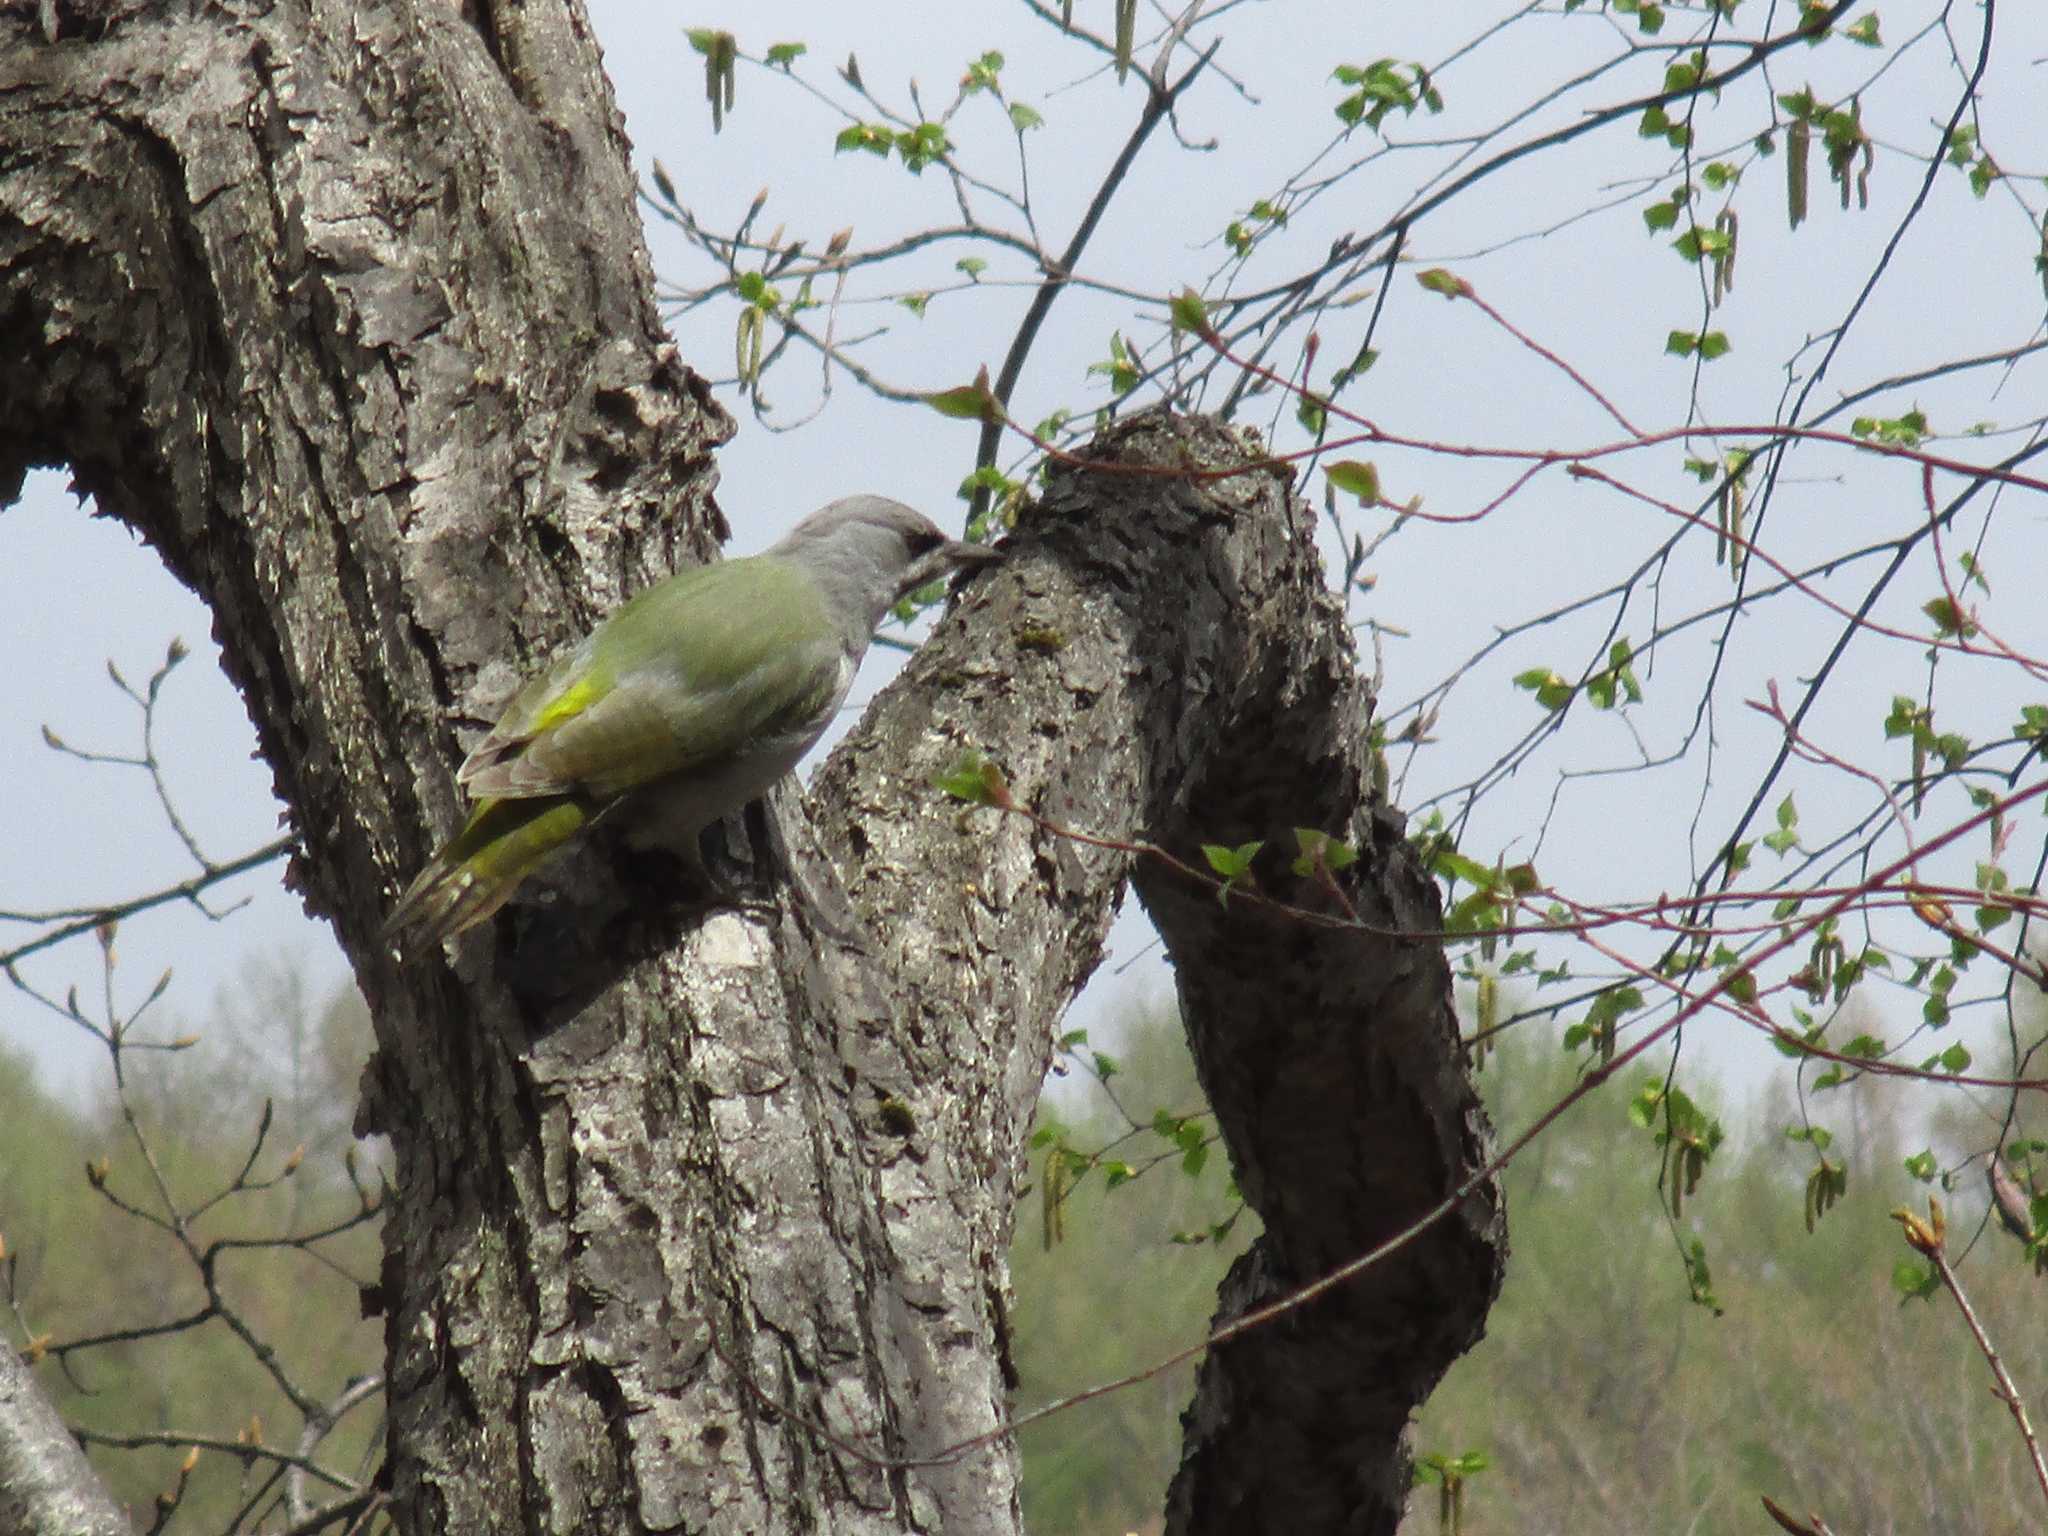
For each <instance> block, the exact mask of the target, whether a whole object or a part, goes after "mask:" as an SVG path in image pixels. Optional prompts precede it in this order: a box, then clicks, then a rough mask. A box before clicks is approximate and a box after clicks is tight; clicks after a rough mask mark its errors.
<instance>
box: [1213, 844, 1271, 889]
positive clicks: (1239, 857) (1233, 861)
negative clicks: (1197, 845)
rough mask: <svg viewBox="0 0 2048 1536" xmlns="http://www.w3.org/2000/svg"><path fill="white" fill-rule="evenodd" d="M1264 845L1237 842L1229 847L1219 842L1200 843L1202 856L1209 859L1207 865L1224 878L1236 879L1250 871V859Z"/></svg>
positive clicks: (1257, 854)
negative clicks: (1233, 846) (1232, 846)
mask: <svg viewBox="0 0 2048 1536" xmlns="http://www.w3.org/2000/svg"><path fill="white" fill-rule="evenodd" d="M1265 846H1266V845H1265V844H1264V843H1262V842H1252V843H1239V844H1238V845H1237V846H1236V847H1235V848H1229V847H1226V846H1224V845H1223V844H1221V843H1204V844H1202V857H1203V858H1205V859H1207V860H1208V861H1209V867H1210V868H1211V869H1213V870H1215V871H1216V873H1217V874H1219V875H1221V876H1223V878H1224V879H1226V880H1237V879H1241V878H1242V877H1243V876H1245V875H1248V874H1250V873H1251V869H1252V860H1253V859H1256V858H1257V857H1258V856H1259V850H1260V849H1261V848H1263V847H1265Z"/></svg>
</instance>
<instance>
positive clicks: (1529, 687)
mask: <svg viewBox="0 0 2048 1536" xmlns="http://www.w3.org/2000/svg"><path fill="white" fill-rule="evenodd" d="M1514 683H1515V686H1516V687H1517V688H1520V689H1522V690H1523V691H1524V692H1528V693H1533V694H1535V695H1536V702H1537V703H1538V704H1541V705H1542V706H1543V707H1544V708H1545V709H1548V710H1559V709H1563V708H1564V707H1565V705H1567V704H1569V703H1570V702H1571V699H1572V693H1573V692H1574V690H1573V688H1572V685H1571V684H1570V683H1568V682H1566V681H1565V680H1564V678H1563V677H1562V676H1560V675H1559V674H1558V673H1556V672H1553V671H1551V670H1550V669H1549V668H1548V667H1531V668H1529V669H1528V670H1527V671H1526V672H1517V673H1516V674H1515V678H1514Z"/></svg>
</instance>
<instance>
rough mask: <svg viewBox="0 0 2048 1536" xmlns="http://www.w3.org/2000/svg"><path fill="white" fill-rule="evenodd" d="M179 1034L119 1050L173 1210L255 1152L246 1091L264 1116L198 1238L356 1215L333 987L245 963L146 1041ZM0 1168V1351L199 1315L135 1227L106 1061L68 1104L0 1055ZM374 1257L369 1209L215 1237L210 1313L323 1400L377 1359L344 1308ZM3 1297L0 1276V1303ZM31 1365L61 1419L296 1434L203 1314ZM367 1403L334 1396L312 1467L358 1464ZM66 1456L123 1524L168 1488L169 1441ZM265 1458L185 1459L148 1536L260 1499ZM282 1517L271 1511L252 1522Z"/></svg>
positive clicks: (288, 1416) (373, 1405)
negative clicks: (99, 1079) (98, 1478)
mask: <svg viewBox="0 0 2048 1536" xmlns="http://www.w3.org/2000/svg"><path fill="white" fill-rule="evenodd" d="M180 1032H185V1033H190V1034H193V1035H196V1036H197V1037H198V1039H197V1041H196V1043H195V1044H193V1045H192V1046H191V1047H190V1048H188V1049H185V1050H181V1051H176V1052H172V1053H167V1054H166V1053H158V1052H151V1051H141V1052H137V1051H131V1052H129V1053H127V1056H126V1060H125V1063H124V1066H125V1072H124V1076H125V1078H126V1081H127V1085H128V1103H129V1106H130V1108H131V1109H132V1110H133V1112H134V1115H135V1118H136V1125H137V1127H138V1128H139V1130H140V1133H141V1137H142V1139H143V1140H144V1141H145V1142H146V1143H147V1146H148V1148H149V1154H150V1156H151V1157H152V1158H153V1159H154V1161H155V1163H156V1169H157V1173H158V1174H160V1175H161V1177H162V1180H163V1184H164V1187H166V1188H167V1189H168V1190H169V1191H170V1193H171V1196H172V1198H173V1200H174V1202H175V1204H176V1207H177V1208H178V1209H179V1210H181V1211H183V1212H186V1213H193V1212H198V1211H199V1208H200V1207H201V1206H202V1205H203V1204H204V1203H205V1202H207V1201H209V1200H212V1199H213V1197H214V1196H216V1195H218V1194H220V1193H221V1192H222V1191H223V1189H224V1188H226V1187H228V1186H230V1185H232V1184H233V1183H234V1182H235V1179H236V1174H237V1171H238V1170H240V1169H242V1168H243V1166H244V1164H245V1163H248V1162H249V1159H250V1155H251V1151H252V1149H253V1148H255V1147H256V1145H257V1137H258V1130H259V1127H260V1126H261V1125H262V1123H263V1120H264V1106H265V1102H266V1100H268V1101H270V1103H271V1105H272V1124H271V1129H270V1131H269V1134H268V1135H267V1137H265V1138H264V1140H263V1143H262V1148H261V1151H260V1152H258V1153H257V1155H256V1156H255V1159H254V1161H253V1163H251V1164H250V1166H249V1168H248V1172H247V1177H246V1182H245V1187H243V1188H240V1189H238V1190H237V1191H236V1192H234V1193H231V1194H228V1195H227V1196H226V1197H225V1198H223V1199H221V1200H220V1201H219V1202H218V1203H217V1204H213V1205H212V1206H211V1207H210V1208H209V1209H206V1210H204V1211H203V1213H200V1214H197V1215H196V1216H194V1217H193V1218H192V1219H191V1220H190V1221H189V1223H188V1229H189V1232H190V1235H191V1237H192V1239H193V1240H194V1241H195V1243H197V1244H198V1245H199V1247H200V1249H201V1250H202V1251H204V1250H205V1248H206V1246H207V1245H208V1244H211V1243H213V1242H216V1241H218V1240H221V1239H250V1240H262V1239H266V1238H274V1237H276V1236H278V1235H279V1234H287V1233H289V1234H300V1233H305V1232H308V1231H310V1230H313V1229H316V1228H321V1227H325V1226H328V1225H330V1224H332V1223H334V1222H336V1221H338V1220H341V1219H344V1218H346V1217H347V1216H348V1215H349V1214H350V1213H351V1212H353V1211H356V1210H357V1209H358V1208H359V1201H358V1198H357V1195H356V1193H355V1191H354V1189H352V1188H351V1187H350V1184H349V1181H348V1176H347V1173H346V1170H345V1168H344V1164H343V1157H344V1154H345V1153H346V1152H347V1151H348V1149H349V1148H350V1147H351V1146H352V1145H353V1143H352V1139H351V1137H350V1135H349V1132H348V1119H349V1116H350V1114H351V1113H352V1107H353V1105H354V1102H355V1074H356V1072H357V1071H358V1070H359V1069H360V1065H361V1062H362V1059H363V1057H364V1055H365V1054H366V1053H367V1050H368V1021H367V1017H366V1016H365V1014H364V1012H363V1009H362V1004H361V1002H360V1000H359V999H357V998H356V997H355V996H354V995H353V994H351V995H348V996H346V997H344V998H341V999H337V1000H335V1001H333V1002H331V1003H329V1004H328V1005H326V1006H325V1007H324V1008H323V1007H316V1006H312V1005H310V1004H309V1002H308V1000H307V999H306V998H305V997H304V996H303V995H302V993H301V991H300V989H299V988H298V986H297V984H296V982H295V981H294V980H293V979H292V978H290V977H289V976H286V975H283V974H276V975H265V976H260V977H256V978H253V979H252V980H251V981H250V982H249V984H248V986H247V988H246V990H245V991H244V992H242V993H241V994H240V995H239V996H236V997H232V998H225V999H223V1000H222V1001H221V1003H220V1004H219V1006H218V1008H217V1010H216V1016H215V1017H214V1018H213V1019H212V1020H210V1021H209V1022H207V1023H203V1024H199V1025H194V1026H190V1027H189V1029H188V1028H186V1027H184V1026H180V1027H179V1028H177V1029H173V1030H171V1031H168V1032H164V1034H170V1035H175V1034H178V1033H180ZM150 1033H151V1034H152V1036H154V1037H156V1038H159V1039H161V1038H163V1037H164V1034H160V1033H159V1032H157V1031H151V1032H150ZM376 1156H377V1154H376V1152H375V1149H372V1148H362V1149H358V1153H357V1174H358V1177H359V1178H360V1179H361V1180H362V1183H363V1186H364V1188H365V1189H366V1190H367V1191H368V1192H370V1193H371V1194H372V1195H374V1194H375V1193H376V1192H377V1190H378V1188H379V1184H380V1181H381V1173H380V1171H379V1169H378V1167H377V1166H376ZM295 1157H296V1162H295V1161H294V1159H295ZM0 1169H4V1177H0V1239H4V1242H5V1249H6V1254H7V1259H8V1262H9V1264H10V1266H11V1279H12V1300H13V1302H14V1310H13V1311H12V1313H11V1314H10V1315H9V1317H8V1322H9V1327H8V1329H7V1342H8V1344H9V1345H10V1346H12V1347H17V1348H19V1347H23V1346H24V1345H25V1344H26V1343H28V1341H29V1340H31V1339H34V1340H43V1341H47V1342H48V1343H49V1344H50V1345H52V1346H55V1345H59V1344H62V1343H65V1342H68V1341H71V1340H76V1339H80V1338H84V1337H90V1336H96V1335H99V1334H102V1333H109V1332H128V1333H132V1332H135V1331H138V1330H144V1329H150V1328H153V1327H156V1326H158V1325H162V1324H165V1323H168V1322H171V1321H173V1320H176V1319H180V1318H189V1317H192V1316H194V1315H195V1314H199V1313H201V1312H203V1311H204V1310H205V1308H206V1305H207V1297H206V1290H205V1287H204V1285H203V1284H202V1282H201V1280H200V1278H199V1275H198V1271H197V1269H196V1268H195V1266H194V1264H193V1263H192V1261H191V1260H190V1258H188V1257H187V1255H186V1253H185V1252H184V1250H183V1249H182V1247H181V1246H180V1245H179V1243H178V1241H177V1239H176V1237H175V1236H174V1235H172V1234H171V1233H170V1232H168V1231H166V1230H164V1229H163V1228H162V1227H160V1226H159V1225H156V1224H154V1223H153V1222H152V1221H151V1220H150V1219H147V1218H148V1217H154V1218H158V1219H167V1213H166V1208H165V1206H164V1204H163V1202H162V1200H161V1198H160V1196H159V1194H158V1186H157V1176H156V1174H152V1172H151V1171H150V1168H149V1166H148V1164H147V1163H146V1162H145V1161H144V1158H143V1154H142V1152H141V1150H140V1149H139V1147H138V1143H137V1138H136V1135H135V1134H134V1133H133V1132H131V1131H130V1129H129V1127H128V1125H127V1123H126V1121H125V1120H124V1117H123V1115H122V1112H121V1109H120V1106H119V1103H118V1101H117V1100H116V1098H115V1095H114V1093H113V1087H112V1073H111V1071H108V1072H106V1073H105V1074H104V1086H103V1088H101V1089H100V1090H97V1091H96V1093H95V1095H94V1097H93V1101H92V1102H91V1103H89V1104H86V1105H83V1106H80V1105H75V1104H70V1103H66V1102H64V1101H62V1100H60V1099H58V1098H56V1097H53V1096H52V1095H50V1094H49V1093H46V1092H45V1091H43V1090H42V1089H41V1088H40V1087H39V1085H38V1084H37V1081H36V1077H35V1073H34V1070H33V1068H32V1067H31V1065H30V1063H29V1062H28V1060H27V1058H26V1057H25V1055H23V1054H22V1053H20V1052H18V1051H12V1050H8V1049H7V1048H5V1047H0ZM94 1174H99V1175H101V1176H102V1177H103V1178H104V1183H105V1187H106V1190H107V1191H108V1192H110V1193H111V1194H112V1195H113V1196H115V1197H117V1198H118V1199H120V1200H122V1201H125V1202H126V1203H128V1204H129V1205H132V1206H134V1207H136V1208H137V1209H138V1210H140V1211H142V1212H144V1213H146V1216H136V1215H132V1214H128V1213H124V1212H123V1211H121V1210H118V1209H116V1208H115V1206H114V1204H113V1203H112V1201H110V1200H109V1199H108V1197H107V1195H106V1194H103V1193H101V1191H100V1190H99V1189H98V1188H96V1187H95V1184H94V1178H93V1175H94ZM256 1186H266V1187H256ZM379 1259H380V1245H379V1237H378V1231H377V1225H376V1223H375V1222H374V1221H369V1222H364V1223H362V1224H360V1225H358V1226H356V1227H354V1228H353V1229H351V1230H349V1231H347V1232H344V1233H342V1234H340V1235H339V1236H337V1237H334V1238H331V1239H328V1240H326V1241H324V1242H321V1243H318V1244H316V1245H311V1246H309V1247H305V1248H279V1247H268V1246H255V1247H248V1248H227V1249H223V1250H221V1251H220V1252H219V1254H218V1257H217V1258H216V1260H215V1268H216V1274H217V1280H218V1285H219V1289H220V1292H221V1296H222V1299H223V1302H224V1303H225V1305H226V1306H228V1307H230V1308H232V1309H233V1311H234V1312H235V1314H236V1316H237V1317H238V1318H239V1320H240V1321H241V1323H242V1324H243V1325H244V1326H245V1327H246V1328H247V1329H248V1330H249V1332H250V1333H251V1334H252V1335H253V1336H254V1337H255V1338H256V1339H257V1340H259V1341H261V1342H262V1343H263V1344H265V1345H267V1346H269V1347H271V1348H274V1349H275V1350H276V1352H277V1357H278V1363H279V1367H280V1369H282V1370H283V1371H284V1372H286V1373H288V1374H289V1376H290V1377H291V1379H292V1380H293V1381H294V1382H295V1383H296V1384H297V1386H298V1388H299V1389H300V1390H301V1391H302V1392H304V1393H305V1394H307V1395H308V1396H310V1397H311V1398H313V1399H315V1400H317V1401H320V1402H323V1403H325V1402H331V1401H333V1400H334V1399H335V1398H336V1397H337V1396H338V1395H339V1394H340V1393H341V1392H342V1391H343V1390H344V1388H345V1387H346V1386H347V1385H348V1383H349V1382H350V1381H351V1380H352V1379H353V1378H355V1377H357V1376H359V1375H366V1374H369V1373H373V1372H376V1371H378V1370H380V1369H381V1367H382V1350H383V1337H382V1328H381V1324H380V1323H378V1322H377V1321H374V1320H371V1321H365V1320H364V1319H363V1318H362V1316H361V1307H360V1302H359V1292H360V1287H361V1286H362V1285H364V1284H367V1283H370V1282H373V1281H374V1280H375V1279H376V1276H377V1268H378V1263H379ZM5 1294H6V1286H5V1284H4V1282H0V1299H4V1297H5ZM36 1374H37V1379H38V1380H39V1381H40V1382H41V1384H42V1386H43V1388H44V1390H45V1391H47V1392H48V1393H49V1394H50V1396H51V1398H52V1399H53V1401H54V1402H55V1403H56V1405H57V1407H58V1410H59V1411H60V1412H61V1413H62V1414H63V1415H64V1417H65V1419H66V1421H67V1422H69V1423H71V1424H72V1425H74V1426H75V1427H78V1428H81V1429H85V1430H96V1431H100V1432H103V1433H106V1434H110V1435H121V1436H134V1435H148V1434H153V1433H158V1432H166V1433H172V1434H177V1435H205V1436H210V1437H217V1438H218V1439H221V1440H225V1441H230V1442H232V1441H234V1440H235V1439H236V1438H237V1436H238V1435H250V1434H253V1435H256V1436H257V1437H259V1438H260V1441H261V1443H263V1444H265V1445H267V1446H271V1447H279V1448H284V1449H292V1448H294V1447H295V1446H296V1444H297V1442H298V1439H299V1436H300V1434H301V1432H302V1431H303V1429H304V1420H303V1418H302V1416H301V1415H300V1414H299V1413H298V1412H297V1411H296V1410H295V1409H294V1407H293V1405H292V1404H291V1402H290V1401H289V1399H288V1398H287V1397H286V1396H285V1394H284V1393H283V1392H282V1391H280V1389H279V1387H278V1385H277V1384H276V1382H275V1380H274V1379H273V1378H272V1376H271V1375H270V1373H269V1372H268V1371H267V1370H266V1369H265V1368H264V1366H263V1365H262V1364H261V1363H259V1361H258V1360H257V1359H256V1357H255V1355H254V1354H253V1353H252V1351H251V1349H250V1347H249V1345H248V1344H247V1343H245V1342H244V1341H243V1340H242V1339H240V1338H238V1337H236V1335H235V1334H234V1332H233V1331H232V1330H231V1329H230V1328H229V1327H228V1326H227V1324H226V1323H225V1322H224V1321H223V1320H222V1319H221V1318H220V1317H218V1316H215V1317H212V1318H209V1319H207V1320H205V1321H203V1322H200V1323H199V1324H197V1325H196V1326H194V1327H191V1328H187V1329H183V1330H179V1331H174V1332H165V1333H162V1334H160V1335H157V1336H153V1337H142V1338H129V1339H124V1340H121V1341H117V1342H112V1343H107V1344H104V1345H101V1346H98V1347H95V1348H91V1349H86V1350H81V1351H77V1352H73V1353H71V1354H70V1355H69V1356H68V1357H66V1358H65V1359H63V1360H59V1359H58V1358H56V1356H55V1355H54V1354H51V1355H45V1356H44V1357H43V1358H42V1359H41V1360H40V1361H39V1363H38V1365H37V1370H36ZM381 1411H382V1399H381V1395H378V1396H374V1397H372V1398H371V1399H370V1400H369V1401H368V1402H366V1403H364V1404H362V1405H361V1406H358V1407H356V1408H355V1409H353V1411H351V1412H350V1413H349V1414H347V1415H346V1417H344V1418H343V1419H342V1421H341V1423H340V1425H339V1426H338V1428H337V1429H336V1430H335V1431H334V1432H333V1433H332V1434H330V1435H329V1436H327V1437H326V1438H325V1439H324V1440H322V1441H320V1443H319V1444H318V1445H317V1447H315V1448H314V1449H313V1450H312V1452H311V1455H312V1458H313V1459H314V1460H315V1461H317V1462H318V1463H320V1464H321V1465H322V1466H325V1467H329V1468H331V1469H333V1470H334V1471H335V1472H337V1473H339V1474H341V1475H343V1476H345V1477H348V1478H353V1479H362V1478H364V1477H366V1476H367V1475H368V1474H369V1472H371V1471H372V1470H374V1466H375V1456H376V1451H377V1445H376V1441H377V1439H378V1437H379V1436H381V1433H382V1422H381ZM88 1454H89V1455H90V1457H91V1459H92V1461H93V1463H94V1465H95V1466H96V1467H97V1468H98V1469H99V1470H100V1472H101V1474H102V1475H103V1476H104V1477H105V1478H106V1479H107V1482H108V1484H109V1486H110V1487H111V1488H112V1490H113V1491H114V1494H115V1496H116V1497H117V1498H118V1499H120V1500H121V1501H122V1502H124V1503H125V1504H127V1505H128V1507H129V1509H130V1511H131V1513H132V1514H134V1515H135V1516H137V1517H139V1519H138V1527H137V1528H138V1529H142V1528H145V1527H146V1526H147V1525H148V1524H149V1522H150V1520H151V1519H152V1518H153V1515H154V1506H155V1502H156V1500H157V1497H158V1496H159V1495H160V1494H162V1493H165V1492H167V1491H169V1490H171V1489H173V1488H175V1487H176V1485H177V1483H178V1480H179V1474H178V1469H179V1464H180V1463H181V1462H183V1461H184V1460H185V1457H186V1454H187V1451H186V1448H185V1447H184V1446H183V1445H172V1446H164V1447H149V1448H141V1449H127V1448H114V1447H107V1446H91V1447H89V1448H88ZM274 1471H275V1466H274V1464H273V1463H270V1462H267V1461H265V1460H262V1459H260V1458H257V1459H252V1458H247V1457H243V1456H241V1455H238V1454H235V1453H232V1452H226V1451H216V1450H209V1451H204V1452H202V1453H201V1454H200V1455H199V1457H198V1459H197V1462H196V1464H195V1465H194V1466H193V1468H192V1471H191V1475H190V1478H189V1480H188V1482H187V1484H186V1487H185V1489H184V1492H183V1496H182V1498H181V1500H180V1502H179V1506H178V1509H177V1511H176V1514H175V1515H174V1517H173V1519H172V1520H171V1522H170V1524H169V1526H168V1529H169V1530H171V1531H173V1532H176V1531H193V1532H203V1531H219V1530H224V1529H227V1528H228V1525H229V1522H230V1519H231V1518H232V1516H233V1515H234V1514H235V1512H236V1511H237V1510H240V1509H242V1508H243V1506H244V1505H245V1504H247V1503H250V1502H251V1501H254V1502H256V1503H257V1504H258V1506H259V1507H261V1506H263V1505H264V1504H267V1503H274V1502H275V1501H276V1497H277V1491H278V1485H277V1484H276V1483H275V1482H271V1481H270V1480H271V1478H272V1475H273V1473H274ZM266 1482H270V1487H269V1489H268V1491H267V1492H266V1491H265V1484H266ZM309 1492H310V1494H311V1495H312V1496H313V1497H314V1498H315V1499H317V1500H320V1501H323V1502H324V1501H325V1500H327V1499H331V1498H333V1497H334V1496H335V1495H334V1492H333V1490H332V1489H328V1488H324V1487H323V1486H322V1485H320V1484H319V1483H318V1482H314V1483H311V1484H310V1485H309ZM284 1523H285V1521H284V1520H283V1518H282V1511H281V1510H278V1511H276V1512H274V1513H273V1514H272V1515H271V1517H270V1518H269V1519H268V1520H267V1521H266V1522H265V1523H264V1525H263V1526H262V1527H261V1528H262V1529H266V1530H269V1529H279V1528H281V1527H282V1526H283V1525H284ZM242 1528H243V1529H256V1528H257V1527H256V1526H254V1525H253V1524H250V1525H245V1526H244V1527H242Z"/></svg>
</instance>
